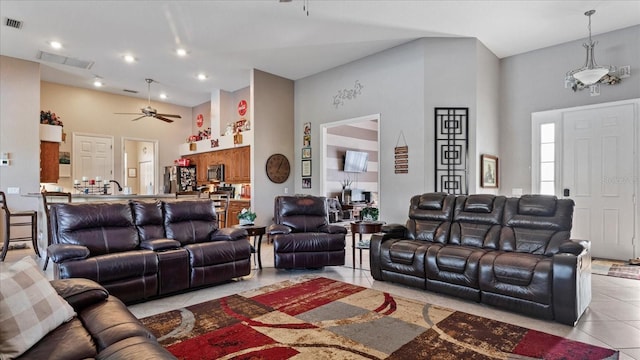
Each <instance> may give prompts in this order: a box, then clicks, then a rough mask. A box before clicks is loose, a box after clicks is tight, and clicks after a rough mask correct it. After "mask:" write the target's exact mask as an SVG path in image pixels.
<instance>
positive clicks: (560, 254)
mask: <svg viewBox="0 0 640 360" xmlns="http://www.w3.org/2000/svg"><path fill="white" fill-rule="evenodd" d="M573 206H574V204H573V201H572V200H569V199H561V200H559V199H557V198H556V197H554V196H544V195H525V196H522V197H520V198H506V197H504V196H494V195H469V196H454V195H448V194H444V193H428V194H422V195H416V196H414V197H413V198H412V199H411V205H410V208H409V220H408V221H407V223H406V225H404V226H403V225H397V224H396V225H393V224H392V225H387V226H385V227H383V233H380V234H374V235H373V236H372V238H371V251H370V261H371V274H372V276H373V277H374V278H375V279H376V280H385V281H393V282H398V283H402V284H406V285H410V286H413V287H419V288H424V289H427V290H431V291H436V292H440V293H445V294H449V295H453V296H456V297H461V298H465V299H470V300H473V301H477V302H481V303H485V304H489V305H494V306H498V307H502V308H505V309H508V310H511V311H515V312H519V313H523V314H526V315H529V316H534V317H538V318H543V319H554V320H556V321H558V322H561V323H564V324H568V325H575V323H576V322H577V321H578V319H579V318H580V316H581V315H582V313H583V312H584V311H585V309H586V307H587V306H588V304H589V302H590V301H591V254H590V247H589V246H590V245H589V242H588V241H576V240H570V232H571V225H572V216H573Z"/></svg>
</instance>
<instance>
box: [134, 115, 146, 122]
mask: <svg viewBox="0 0 640 360" xmlns="http://www.w3.org/2000/svg"><path fill="white" fill-rule="evenodd" d="M143 117H147V115H142V116H140V117H137V118H135V119H133V120H131V121H136V120H140V119H142V118H143Z"/></svg>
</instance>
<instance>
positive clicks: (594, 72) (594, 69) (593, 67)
mask: <svg viewBox="0 0 640 360" xmlns="http://www.w3.org/2000/svg"><path fill="white" fill-rule="evenodd" d="M595 13H596V11H595V10H589V11H587V12H585V13H584V14H585V15H586V16H588V17H589V27H588V29H589V42H586V43H584V44H582V46H584V48H585V49H586V50H587V59H586V61H585V63H584V66H583V67H581V68H579V69H575V70H571V71H569V72H568V73H567V77H568V78H570V79H571V78H573V79H575V80H577V81H579V82H581V83H582V84H583V85H584V86H590V85H593V84H596V83H597V82H598V81H600V80H601V79H602V78H603V77H604V76H605V75H607V74H608V73H609V71H611V67H610V66H600V65H598V64H597V63H596V60H595V58H594V55H593V49H594V47H595V46H596V44H597V43H598V42H597V41H593V40H592V39H591V15H593V14H595Z"/></svg>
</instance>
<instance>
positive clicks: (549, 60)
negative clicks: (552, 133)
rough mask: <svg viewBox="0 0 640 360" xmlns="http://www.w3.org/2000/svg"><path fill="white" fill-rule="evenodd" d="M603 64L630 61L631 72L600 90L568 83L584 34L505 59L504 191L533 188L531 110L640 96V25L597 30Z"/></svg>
mask: <svg viewBox="0 0 640 360" xmlns="http://www.w3.org/2000/svg"><path fill="white" fill-rule="evenodd" d="M594 40H597V41H598V42H599V43H598V45H596V48H595V58H596V61H597V62H598V63H599V64H602V65H616V66H620V65H631V77H630V78H626V79H623V80H622V82H621V83H619V84H617V85H601V86H600V93H601V95H600V96H593V97H592V96H589V91H588V89H587V90H582V91H578V92H575V93H574V92H573V91H572V90H570V89H565V88H564V77H565V73H566V72H567V71H569V70H572V69H575V68H578V67H580V66H582V65H583V64H584V60H585V51H584V49H583V47H582V43H583V42H584V40H579V41H573V42H569V43H565V44H561V45H557V46H553V47H549V48H545V49H540V50H536V51H532V52H529V53H525V54H520V55H515V56H511V57H508V58H504V59H502V60H501V61H500V145H499V146H500V155H501V156H500V169H501V173H502V174H501V177H500V180H501V184H500V193H502V194H505V195H511V191H512V189H513V188H522V189H523V191H524V193H529V192H530V191H531V169H530V163H531V113H532V112H536V111H543V110H552V109H561V108H568V107H574V106H582V105H590V104H597V103H604V102H610V101H616V100H626V99H633V98H638V97H640V26H633V27H630V28H626V29H622V30H618V31H613V32H609V33H605V34H600V35H596V36H594Z"/></svg>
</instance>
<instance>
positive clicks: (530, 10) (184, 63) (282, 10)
mask: <svg viewBox="0 0 640 360" xmlns="http://www.w3.org/2000/svg"><path fill="white" fill-rule="evenodd" d="M590 9H596V10H597V13H596V14H595V15H594V16H593V25H592V30H593V34H594V35H595V39H596V40H597V34H599V33H603V32H608V31H612V30H616V29H621V28H625V27H629V26H633V25H637V24H640V1H609V0H607V1H527V0H510V1H484V0H478V1H418V0H414V1H402V0H370V1H367V0H352V1H338V0H332V1H329V0H292V1H289V2H284V1H283V2H280V1H278V0H253V1H251V0H242V1H239V0H227V1H205V0H201V1H75V0H71V1H58V0H37V1H25V0H20V1H14V0H2V1H0V17H1V18H2V25H1V26H0V54H2V55H6V56H11V57H16V58H21V59H25V60H30V61H38V62H41V63H42V64H43V65H45V66H43V67H42V74H41V77H42V79H43V80H45V81H51V82H56V83H62V84H68V85H73V86H79V87H87V88H92V87H93V85H92V84H93V80H94V79H95V78H100V79H101V80H102V81H103V83H104V86H103V87H102V88H100V90H101V91H107V92H112V93H117V94H122V95H131V96H139V97H143V98H144V97H146V96H147V92H146V89H147V85H146V83H145V81H144V79H145V78H152V79H155V80H156V81H158V83H157V84H154V85H153V87H152V90H153V92H152V98H153V99H154V100H158V101H166V102H169V103H173V104H178V105H183V106H195V105H198V104H201V103H203V102H206V101H208V100H209V99H210V93H211V91H212V90H214V89H223V90H227V91H235V90H237V89H240V88H243V87H246V86H248V84H249V81H250V80H249V77H250V70H251V69H252V68H256V69H260V70H263V71H267V72H270V73H273V74H276V75H279V76H282V77H285V78H289V79H292V80H297V79H300V78H303V77H306V76H309V75H313V74H316V73H318V72H321V71H323V70H327V69H330V68H332V67H335V66H338V65H341V64H344V63H347V62H350V61H353V60H356V59H359V58H362V57H364V56H367V55H370V54H373V53H376V52H379V51H381V50H384V49H387V48H390V47H394V46H397V45H399V44H402V43H405V42H408V41H411V40H413V39H417V38H421V37H432V36H435V37H475V38H478V39H479V40H480V41H481V42H482V43H483V44H484V45H485V46H487V47H488V48H489V49H490V50H491V51H492V52H493V53H494V54H496V55H497V56H498V57H500V58H503V57H507V56H512V55H516V54H520V53H524V52H528V51H532V50H536V49H540V48H544V47H548V46H552V45H557V44H560V43H564V42H567V41H572V40H580V39H584V38H586V36H587V34H588V32H587V23H588V19H587V18H586V17H585V16H584V12H585V11H587V10H590ZM7 19H13V20H18V21H21V22H22V27H21V28H20V29H16V28H12V27H9V26H7V25H6V21H7ZM51 41H59V42H60V43H61V44H62V48H60V49H53V48H51V47H50V42H51ZM178 48H183V49H185V50H186V52H187V54H186V56H182V57H181V56H178V55H176V50H177V49H178ZM40 51H44V52H48V53H51V54H54V55H61V56H62V57H67V58H69V59H71V60H83V61H88V62H93V65H92V66H91V67H90V68H89V69H86V68H84V69H83V68H78V67H74V66H70V65H66V64H55V63H52V62H50V61H47V60H42V59H39V58H38V54H39V52H40ZM597 51H598V48H597V47H596V52H597ZM576 52H578V53H582V52H583V50H582V49H581V48H580V47H577V48H576ZM127 54H130V55H132V56H133V57H134V58H135V61H134V62H132V63H127V62H125V61H124V56H125V55H127ZM600 58H603V56H602V57H600ZM579 65H581V64H578V63H577V64H576V66H579ZM198 74H204V75H206V79H205V80H198V79H197V75H198ZM124 89H128V90H133V91H138V92H139V93H138V94H132V93H130V92H123V90H124ZM161 92H164V93H165V94H166V95H167V96H168V98H167V99H166V100H160V99H158V98H157V97H158V95H159V94H160V93H161Z"/></svg>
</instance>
